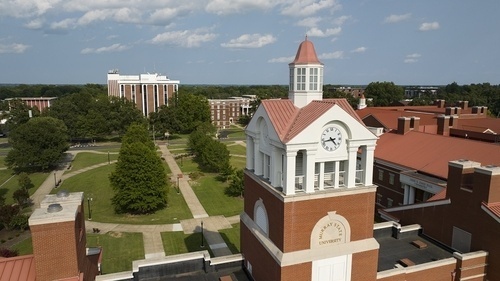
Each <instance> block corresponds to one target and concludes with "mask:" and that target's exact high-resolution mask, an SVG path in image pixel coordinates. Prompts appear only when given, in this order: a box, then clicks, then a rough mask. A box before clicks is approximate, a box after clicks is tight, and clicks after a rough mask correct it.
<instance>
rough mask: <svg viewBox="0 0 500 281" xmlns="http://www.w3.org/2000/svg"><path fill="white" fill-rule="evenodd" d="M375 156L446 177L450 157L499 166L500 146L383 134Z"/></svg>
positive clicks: (411, 134)
mask: <svg viewBox="0 0 500 281" xmlns="http://www.w3.org/2000/svg"><path fill="white" fill-rule="evenodd" d="M375 158H377V159H381V160H384V161H388V162H390V163H394V164H398V165H401V166H405V167H408V168H411V169H415V170H418V171H419V172H423V173H426V174H429V175H433V176H436V177H440V178H443V179H446V178H447V176H448V162H449V161H452V160H458V159H468V160H472V161H476V162H479V163H481V164H482V165H500V145H498V144H493V143H486V142H480V141H472V140H467V139H461V138H454V137H445V136H441V135H433V134H427V133H422V132H416V131H410V132H408V133H406V134H405V135H399V134H396V133H386V134H383V135H382V136H380V138H379V140H378V141H377V149H375Z"/></svg>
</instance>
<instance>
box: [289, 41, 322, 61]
mask: <svg viewBox="0 0 500 281" xmlns="http://www.w3.org/2000/svg"><path fill="white" fill-rule="evenodd" d="M308 63H319V64H321V62H320V61H319V59H318V56H316V51H315V50H314V44H313V43H312V42H311V41H309V40H307V36H306V40H304V41H302V43H300V45H299V49H298V50H297V54H296V55H295V60H293V62H292V63H290V64H308Z"/></svg>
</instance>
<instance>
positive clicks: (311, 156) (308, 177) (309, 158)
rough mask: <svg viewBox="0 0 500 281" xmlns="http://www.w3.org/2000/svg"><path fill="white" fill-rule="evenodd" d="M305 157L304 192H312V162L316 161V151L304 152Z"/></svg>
mask: <svg viewBox="0 0 500 281" xmlns="http://www.w3.org/2000/svg"><path fill="white" fill-rule="evenodd" d="M304 154H305V155H304V156H305V157H304V159H305V162H306V163H305V164H306V165H305V168H306V169H305V178H304V183H305V185H306V192H307V193H312V192H314V164H315V163H314V162H315V160H316V150H306V153H304Z"/></svg>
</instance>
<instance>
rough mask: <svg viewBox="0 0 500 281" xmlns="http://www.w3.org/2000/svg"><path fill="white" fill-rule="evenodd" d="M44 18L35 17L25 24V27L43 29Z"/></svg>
mask: <svg viewBox="0 0 500 281" xmlns="http://www.w3.org/2000/svg"><path fill="white" fill-rule="evenodd" d="M44 22H45V21H44V19H42V18H36V19H33V20H31V21H29V22H28V23H26V24H25V25H24V27H26V28H28V29H35V30H36V29H42V27H43V24H44Z"/></svg>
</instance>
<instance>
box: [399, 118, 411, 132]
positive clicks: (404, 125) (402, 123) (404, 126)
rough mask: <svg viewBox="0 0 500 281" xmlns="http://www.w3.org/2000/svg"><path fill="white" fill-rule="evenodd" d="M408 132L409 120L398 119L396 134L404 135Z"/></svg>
mask: <svg viewBox="0 0 500 281" xmlns="http://www.w3.org/2000/svg"><path fill="white" fill-rule="evenodd" d="M409 131H410V118H409V117H404V116H402V117H398V134H400V135H404V134H406V133H408V132H409Z"/></svg>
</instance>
